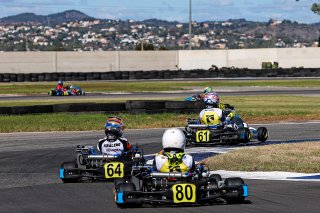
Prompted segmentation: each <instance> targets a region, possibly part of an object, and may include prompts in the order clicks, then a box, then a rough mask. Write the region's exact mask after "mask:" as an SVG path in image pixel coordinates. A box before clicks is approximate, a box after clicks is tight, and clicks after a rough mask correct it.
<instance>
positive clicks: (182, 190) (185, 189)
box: [172, 184, 196, 203]
mask: <svg viewBox="0 0 320 213" xmlns="http://www.w3.org/2000/svg"><path fill="white" fill-rule="evenodd" d="M172 191H173V202H174V203H194V202H196V186H195V185H194V184H176V185H173V186H172Z"/></svg>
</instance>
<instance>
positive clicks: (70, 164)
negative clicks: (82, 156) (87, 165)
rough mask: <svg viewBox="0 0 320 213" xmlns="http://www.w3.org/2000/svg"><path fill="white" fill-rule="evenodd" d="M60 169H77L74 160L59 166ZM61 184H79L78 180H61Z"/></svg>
mask: <svg viewBox="0 0 320 213" xmlns="http://www.w3.org/2000/svg"><path fill="white" fill-rule="evenodd" d="M61 168H63V169H76V168H78V165H77V162H76V160H74V161H69V162H64V163H62V164H61ZM61 180H62V182H63V183H77V182H79V178H61Z"/></svg>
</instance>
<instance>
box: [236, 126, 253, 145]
mask: <svg viewBox="0 0 320 213" xmlns="http://www.w3.org/2000/svg"><path fill="white" fill-rule="evenodd" d="M238 134H239V135H242V134H243V136H244V138H241V139H238V141H239V142H240V143H247V142H249V141H250V140H251V132H250V130H249V129H248V128H241V129H238Z"/></svg>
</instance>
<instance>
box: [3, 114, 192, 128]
mask: <svg viewBox="0 0 320 213" xmlns="http://www.w3.org/2000/svg"><path fill="white" fill-rule="evenodd" d="M109 115H111V114H101V113H55V114H36V115H10V116H9V115H8V116H0V123H1V124H4V125H1V126H0V132H41V131H85V130H103V127H104V126H103V125H104V122H105V120H106V118H107V117H108V116H109ZM113 115H114V114H113ZM118 116H120V117H121V118H123V120H124V122H125V123H126V128H128V129H137V128H156V127H159V128H165V127H174V126H179V125H180V126H183V125H184V123H185V121H186V119H187V118H188V117H190V116H191V117H194V116H196V114H191V115H190V114H182V115H177V114H171V113H164V114H154V115H148V114H139V115H131V114H119V115H118Z"/></svg>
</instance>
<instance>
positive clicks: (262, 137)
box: [257, 127, 269, 141]
mask: <svg viewBox="0 0 320 213" xmlns="http://www.w3.org/2000/svg"><path fill="white" fill-rule="evenodd" d="M268 136H269V132H268V130H267V128H265V127H259V128H258V129H257V139H258V141H266V140H267V139H268Z"/></svg>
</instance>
